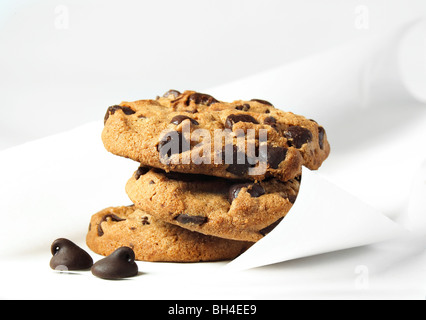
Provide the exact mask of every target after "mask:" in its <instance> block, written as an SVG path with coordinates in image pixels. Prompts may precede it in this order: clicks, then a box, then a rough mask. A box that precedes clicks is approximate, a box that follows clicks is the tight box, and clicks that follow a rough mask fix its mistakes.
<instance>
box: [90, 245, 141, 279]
mask: <svg viewBox="0 0 426 320" xmlns="http://www.w3.org/2000/svg"><path fill="white" fill-rule="evenodd" d="M138 271H139V270H138V265H137V264H136V262H135V252H134V251H133V250H132V249H131V248H129V247H121V248H118V249H117V250H115V251H114V252H113V253H111V254H110V255H109V256H108V257H106V258H104V259H102V260H99V261H98V262H96V263H95V264H94V265H93V267H92V274H93V275H94V276H96V277H98V278H102V279H107V280H115V279H122V278H129V277H134V276H136V275H137V274H138Z"/></svg>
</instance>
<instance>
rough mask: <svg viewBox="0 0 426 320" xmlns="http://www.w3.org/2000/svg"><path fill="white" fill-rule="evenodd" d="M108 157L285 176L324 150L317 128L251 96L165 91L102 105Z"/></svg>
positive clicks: (314, 162)
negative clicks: (228, 99)
mask: <svg viewBox="0 0 426 320" xmlns="http://www.w3.org/2000/svg"><path fill="white" fill-rule="evenodd" d="M102 140H103V143H104V145H105V148H106V149H107V150H108V151H110V152H112V153H113V154H116V155H119V156H123V157H127V158H130V159H133V160H135V161H137V162H139V163H141V164H142V165H144V166H150V167H155V168H159V169H162V170H165V171H167V172H169V171H175V172H181V173H195V174H204V175H212V176H217V177H222V178H227V179H248V180H264V179H265V178H270V177H274V178H277V179H279V180H281V181H288V180H290V179H293V178H295V177H297V176H298V175H300V173H301V168H302V165H305V166H306V167H308V168H309V169H311V170H316V169H318V168H319V167H320V166H321V164H322V162H323V161H324V160H325V159H326V158H327V157H328V155H329V153H330V145H329V143H328V141H327V135H326V133H325V130H324V128H323V127H321V126H320V125H318V124H317V123H316V122H315V121H313V120H308V119H306V118H305V117H303V116H299V115H295V114H293V113H291V112H284V111H281V110H279V109H276V108H275V107H274V106H273V105H272V104H271V103H269V102H267V101H264V100H258V99H253V100H251V101H242V100H238V101H234V102H232V103H228V102H222V101H218V100H216V99H215V98H214V97H212V96H210V95H207V94H202V93H198V92H195V91H185V92H184V93H180V92H178V91H176V90H170V91H168V92H167V93H166V94H164V96H163V97H157V99H156V100H139V101H134V102H122V103H121V104H120V105H115V106H112V107H109V108H108V110H107V113H106V115H105V127H104V130H103V132H102Z"/></svg>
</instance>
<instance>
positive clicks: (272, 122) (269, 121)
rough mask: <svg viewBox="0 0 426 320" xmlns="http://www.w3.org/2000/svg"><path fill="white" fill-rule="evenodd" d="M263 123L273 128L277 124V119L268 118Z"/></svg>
mask: <svg viewBox="0 0 426 320" xmlns="http://www.w3.org/2000/svg"><path fill="white" fill-rule="evenodd" d="M263 123H264V124H267V125H269V126H272V125H274V124H276V123H277V119H275V118H274V117H266V118H265V120H263Z"/></svg>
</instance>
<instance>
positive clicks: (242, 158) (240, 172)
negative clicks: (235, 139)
mask: <svg viewBox="0 0 426 320" xmlns="http://www.w3.org/2000/svg"><path fill="white" fill-rule="evenodd" d="M232 147H233V150H232V162H231V163H226V162H227V161H226V160H227V159H226V156H225V152H223V153H222V160H224V161H225V163H226V164H229V166H228V167H227V168H226V171H227V172H229V173H232V174H235V175H236V176H239V177H241V176H244V175H245V174H247V172H248V169H249V168H252V167H254V165H252V164H250V162H249V159H248V157H247V154H245V153H244V152H241V151H239V150H238V147H237V146H235V145H234V146H232Z"/></svg>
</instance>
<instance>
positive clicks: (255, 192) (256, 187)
mask: <svg viewBox="0 0 426 320" xmlns="http://www.w3.org/2000/svg"><path fill="white" fill-rule="evenodd" d="M247 192H248V193H249V194H250V196H252V198H259V197H260V196H263V195H264V194H265V189H263V187H262V186H261V185H260V184H258V183H255V184H252V185H251V186H250V187H249V188H248V189H247Z"/></svg>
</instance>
